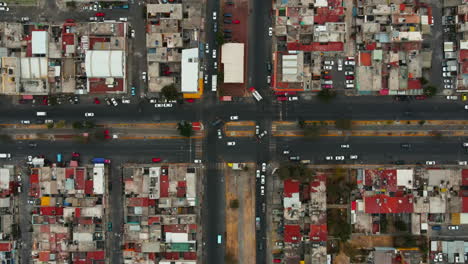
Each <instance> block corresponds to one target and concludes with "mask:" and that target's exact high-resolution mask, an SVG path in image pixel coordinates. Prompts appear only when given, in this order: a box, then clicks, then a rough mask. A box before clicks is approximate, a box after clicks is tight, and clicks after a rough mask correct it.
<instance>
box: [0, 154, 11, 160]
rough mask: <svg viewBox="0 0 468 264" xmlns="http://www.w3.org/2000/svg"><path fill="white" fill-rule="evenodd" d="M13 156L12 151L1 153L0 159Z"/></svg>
mask: <svg viewBox="0 0 468 264" xmlns="http://www.w3.org/2000/svg"><path fill="white" fill-rule="evenodd" d="M9 158H11V154H10V153H0V159H9Z"/></svg>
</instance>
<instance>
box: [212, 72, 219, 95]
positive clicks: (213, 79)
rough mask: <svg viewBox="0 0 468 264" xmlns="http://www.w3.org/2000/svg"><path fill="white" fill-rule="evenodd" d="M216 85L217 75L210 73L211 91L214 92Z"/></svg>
mask: <svg viewBox="0 0 468 264" xmlns="http://www.w3.org/2000/svg"><path fill="white" fill-rule="evenodd" d="M217 85H218V76H217V75H212V76H211V91H212V92H216V89H217Z"/></svg>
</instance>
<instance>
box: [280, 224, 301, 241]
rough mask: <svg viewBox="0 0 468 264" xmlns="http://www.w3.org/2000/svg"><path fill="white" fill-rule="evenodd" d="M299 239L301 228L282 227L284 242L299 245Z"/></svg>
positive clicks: (296, 226)
mask: <svg viewBox="0 0 468 264" xmlns="http://www.w3.org/2000/svg"><path fill="white" fill-rule="evenodd" d="M301 238H302V236H301V227H300V226H299V225H284V242H287V243H299V242H300V241H301Z"/></svg>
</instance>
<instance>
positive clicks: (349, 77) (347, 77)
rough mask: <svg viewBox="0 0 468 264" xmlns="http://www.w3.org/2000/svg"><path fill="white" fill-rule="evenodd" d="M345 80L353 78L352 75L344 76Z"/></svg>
mask: <svg viewBox="0 0 468 264" xmlns="http://www.w3.org/2000/svg"><path fill="white" fill-rule="evenodd" d="M346 80H354V76H352V75H348V76H346Z"/></svg>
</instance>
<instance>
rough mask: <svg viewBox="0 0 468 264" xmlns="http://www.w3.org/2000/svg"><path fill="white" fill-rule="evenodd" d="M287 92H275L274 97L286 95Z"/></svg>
mask: <svg viewBox="0 0 468 264" xmlns="http://www.w3.org/2000/svg"><path fill="white" fill-rule="evenodd" d="M286 94H287V92H275V95H286Z"/></svg>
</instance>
